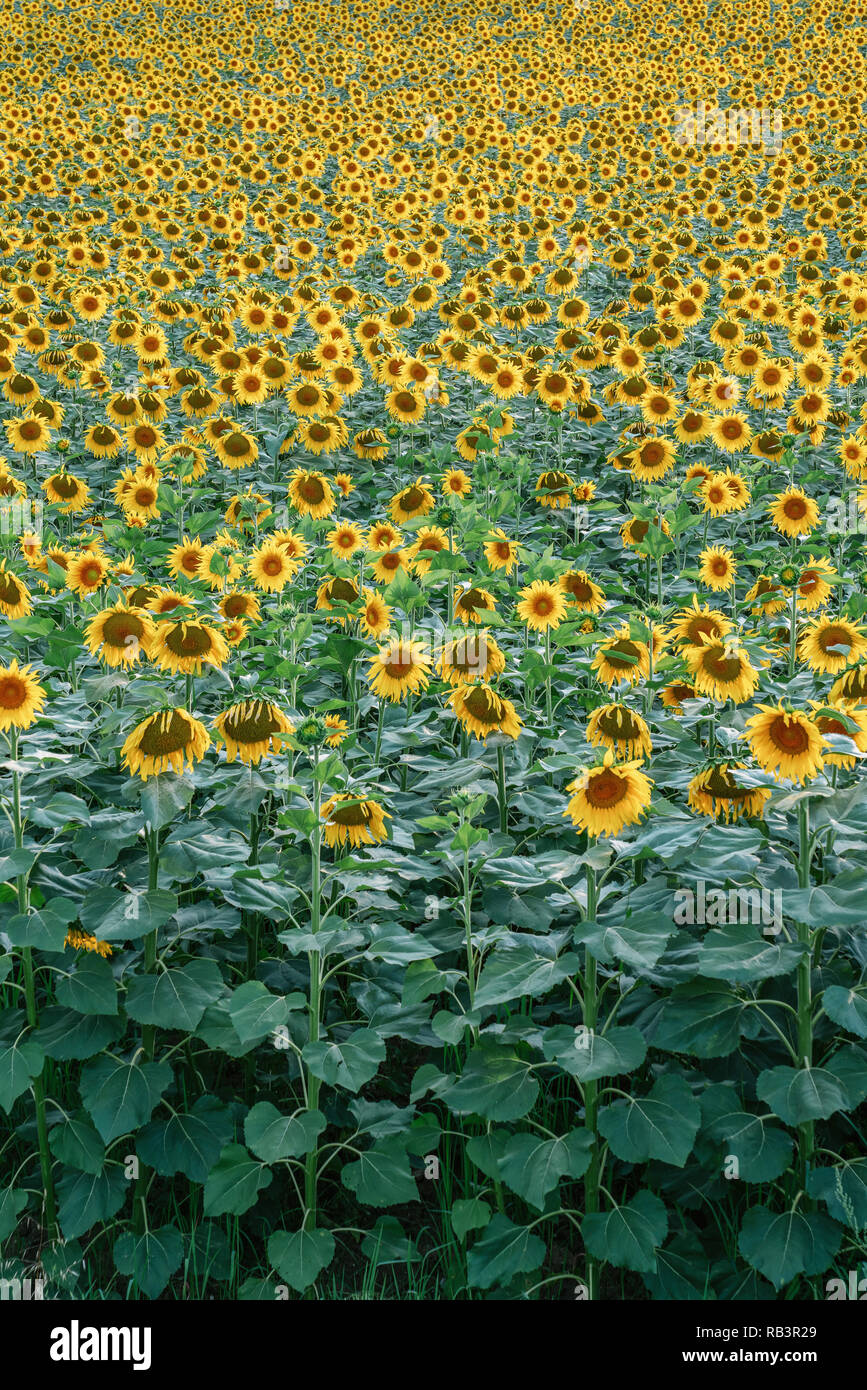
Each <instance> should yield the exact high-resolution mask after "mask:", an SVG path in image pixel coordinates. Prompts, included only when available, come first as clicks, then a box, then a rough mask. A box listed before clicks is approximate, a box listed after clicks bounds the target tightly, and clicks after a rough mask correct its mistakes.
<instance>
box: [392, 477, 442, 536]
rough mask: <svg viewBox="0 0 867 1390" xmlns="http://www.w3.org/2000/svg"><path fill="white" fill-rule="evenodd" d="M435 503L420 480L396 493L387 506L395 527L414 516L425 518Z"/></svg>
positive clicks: (428, 490)
mask: <svg viewBox="0 0 867 1390" xmlns="http://www.w3.org/2000/svg"><path fill="white" fill-rule="evenodd" d="M434 503H435V498H434V495H433V492H432V491H431V489H430V488H429V487H428V485H427V483H425V482H423V481H422V479H421V478H416V480H415V482H414V483H410V485H409V487H405V488H404V489H403V490H402V491H401V492H398V493H397V494H396V495H395V496H394V497H392V499H391V501H390V502H389V504H388V511H389V515H390V516H391V519H392V521H393V522H394V523H395V524H396V525H400V524H402V523H403V522H406V521H411V520H412V519H413V517H416V516H427V514H428V512H430V511H432V509H433V506H434Z"/></svg>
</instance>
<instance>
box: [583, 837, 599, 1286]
mask: <svg viewBox="0 0 867 1390" xmlns="http://www.w3.org/2000/svg"><path fill="white" fill-rule="evenodd" d="M585 873H586V877H587V921H588V922H592V921H594V920H595V918H596V902H597V886H596V870H595V869H594V868H593V866H592V864H587V865H585ZM598 1012H599V992H598V981H597V976H596V957H595V956H594V955H593V954H592V952H591V951H590V949H589V947H587V946H585V947H584V1027H585V1028H586V1029H588V1030H589V1033H590V1036H591V1037H592V1036H593V1033H594V1032H595V1030H596V1022H597V1018H598ZM598 1112H599V1083H598V1081H585V1083H584V1123H585V1125H586V1126H587V1128H588V1129H589V1131H590V1133H591V1134H592V1135H593V1149H592V1156H591V1159H590V1166H589V1167H588V1169H587V1173H586V1175H585V1177H584V1212H585V1215H587V1216H592V1215H595V1213H596V1212H598V1210H599V1134H598V1131H597V1124H598ZM586 1269H587V1292H588V1296H589V1298H591V1299H595V1298H596V1297H597V1296H598V1292H599V1266H598V1265H597V1263H596V1261H595V1260H592V1259H591V1258H590V1257H589V1256H587V1257H586Z"/></svg>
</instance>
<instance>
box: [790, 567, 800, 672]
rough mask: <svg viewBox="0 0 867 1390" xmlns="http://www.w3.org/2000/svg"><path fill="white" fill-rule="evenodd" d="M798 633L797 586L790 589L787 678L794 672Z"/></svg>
mask: <svg viewBox="0 0 867 1390" xmlns="http://www.w3.org/2000/svg"><path fill="white" fill-rule="evenodd" d="M797 635H798V586H797V584H796V585H795V586H794V587H793V589H792V610H791V614H790V617H789V680H791V679H792V677H793V676H794V674H795V648H796V645H797Z"/></svg>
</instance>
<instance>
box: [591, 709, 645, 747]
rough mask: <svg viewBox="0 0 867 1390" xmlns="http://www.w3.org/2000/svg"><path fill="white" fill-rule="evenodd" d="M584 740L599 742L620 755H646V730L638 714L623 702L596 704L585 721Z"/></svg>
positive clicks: (596, 743) (597, 743)
mask: <svg viewBox="0 0 867 1390" xmlns="http://www.w3.org/2000/svg"><path fill="white" fill-rule="evenodd" d="M587 742H588V743H592V744H594V745H597V746H598V745H599V744H603V745H604V746H605V747H606V748H611V749H613V750H614V752H615V753H617V754H618V755H619V756H620V757H621V758H637V759H638V760H639V761H641V760H642V759H644V758H649V757H650V754H651V751H652V748H653V745H652V743H651V741H650V730H649V729H648V727H647V724H646V723H645V721H644V720H643V719H642V717H641V715H640V714H636V713H635V711H634V710H630V709H627V707H626V706H625V705H619V704H610V705H599V706H598V707H597V708H596V709H595V710H594V711H593V713H592V714H591V716H590V718H589V720H588V721H587Z"/></svg>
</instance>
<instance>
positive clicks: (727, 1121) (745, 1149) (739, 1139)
mask: <svg viewBox="0 0 867 1390" xmlns="http://www.w3.org/2000/svg"><path fill="white" fill-rule="evenodd" d="M701 1108H702V1116H703V1122H704V1130H705V1133H706V1134H707V1135H708V1137H709V1138H711V1139H713V1140H715V1141H716V1142H717V1143H719V1144H721V1145H722V1146H723V1155H722V1157H723V1159H727V1158H728V1157H729V1156H734V1157H735V1158H736V1159H737V1162H738V1170H737V1174H736V1176H737V1177H738V1178H741V1179H742V1180H743V1181H744V1182H773V1180H774V1179H775V1178H778V1177H780V1175H781V1174H782V1173H783V1172H784V1171H785V1170H786V1168H787V1167H788V1166H789V1163H790V1162H791V1158H792V1140H791V1138H790V1136H789V1135H788V1134H787V1133H786V1132H785V1130H782V1129H780V1128H779V1126H778V1125H775V1124H774V1123H773V1121H772V1120H769V1117H768V1116H766V1115H750V1114H748V1113H747V1112H746V1111H745V1110H743V1109H742V1108H741V1105H740V1102H739V1101H738V1099H737V1096H736V1094H735V1091H734V1088H733V1087H732V1086H722V1085H717V1086H708V1087H707V1089H706V1090H705V1091H704V1092H703V1094H702V1098H701ZM720 1167H721V1168H722V1163H721V1164H720Z"/></svg>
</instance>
